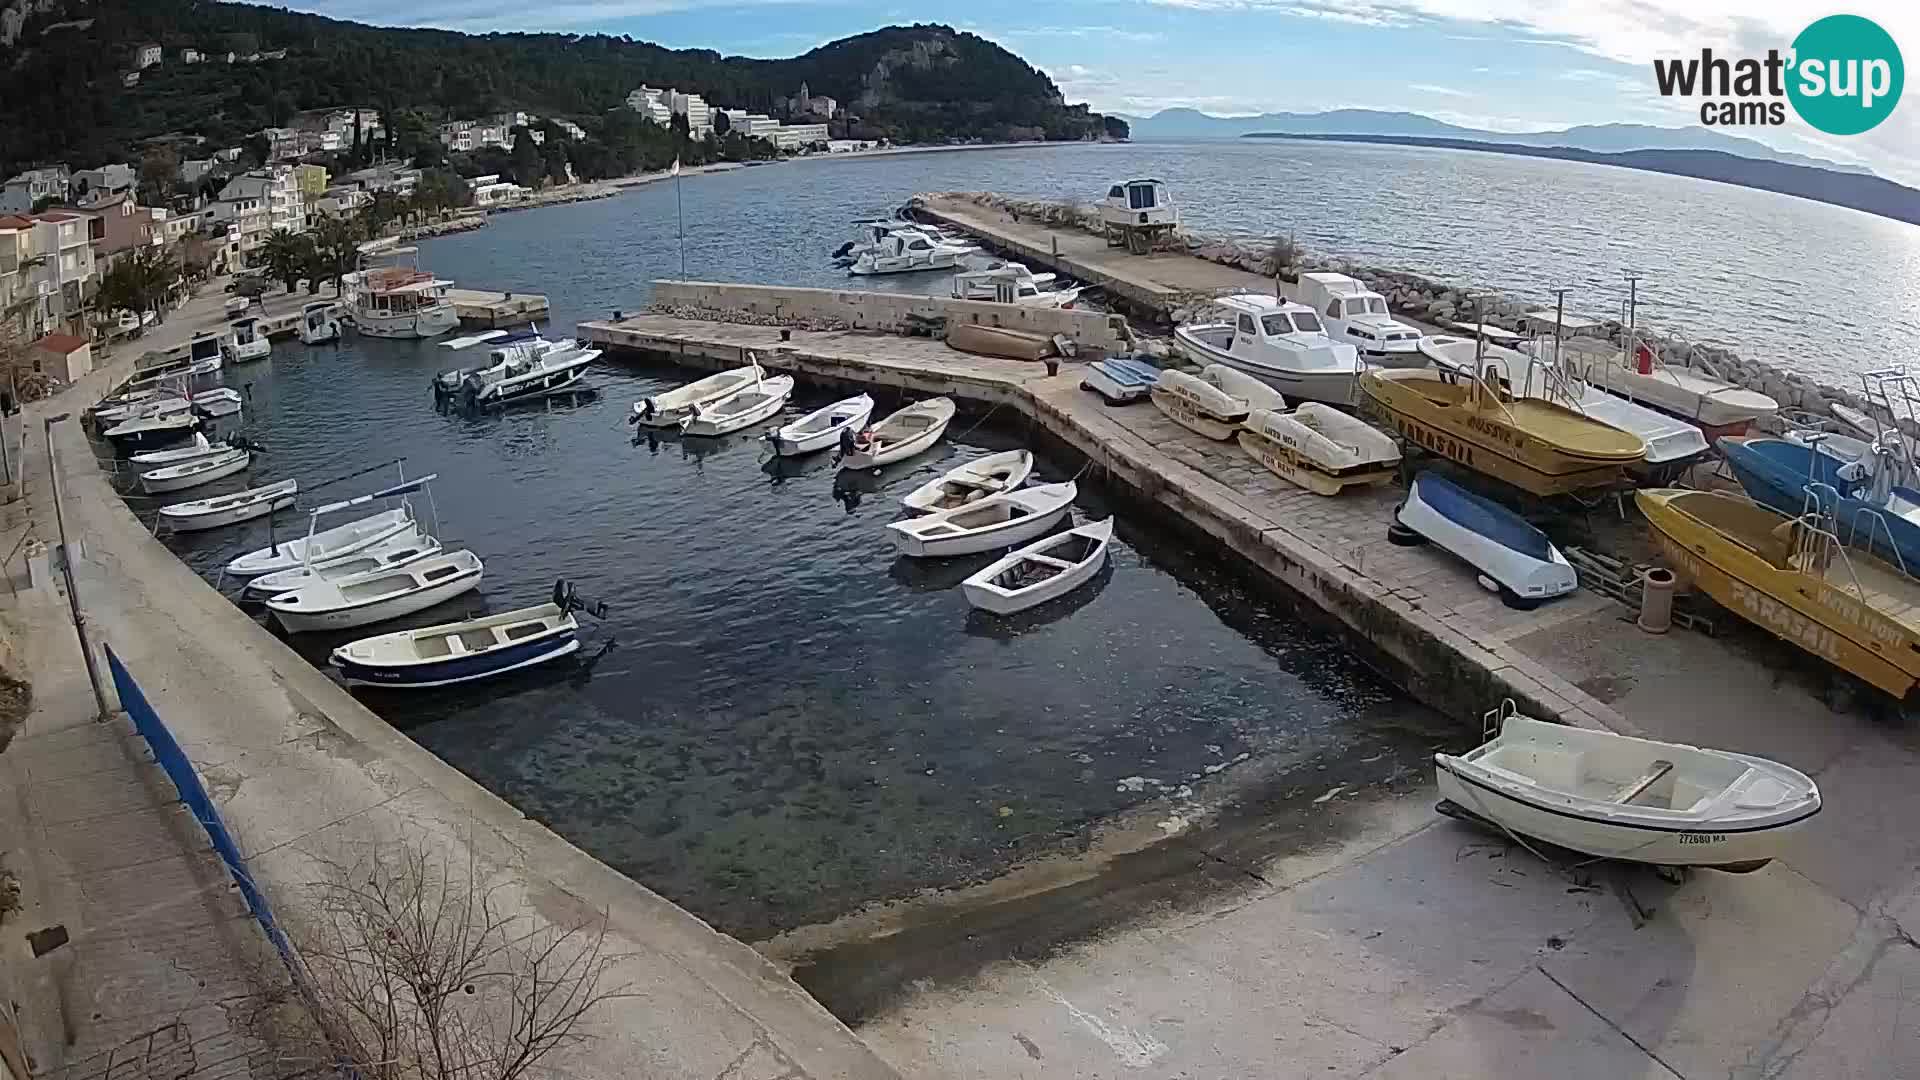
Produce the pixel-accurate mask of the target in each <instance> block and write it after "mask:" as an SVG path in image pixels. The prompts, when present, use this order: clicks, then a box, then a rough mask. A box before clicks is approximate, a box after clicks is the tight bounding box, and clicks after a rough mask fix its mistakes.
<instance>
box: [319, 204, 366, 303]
mask: <svg viewBox="0 0 1920 1080" xmlns="http://www.w3.org/2000/svg"><path fill="white" fill-rule="evenodd" d="M360 240H361V235H360V223H359V222H358V221H357V220H355V219H353V218H344V217H323V218H321V219H320V220H319V222H318V223H317V224H315V225H314V227H313V266H312V267H311V268H310V269H309V271H308V274H307V276H308V278H309V280H308V282H307V287H308V289H309V290H317V289H318V287H319V285H318V283H319V282H320V281H322V280H325V279H332V281H333V288H334V291H336V292H338V291H339V289H340V279H341V278H342V277H344V276H345V275H346V274H347V273H348V272H349V271H351V270H352V269H353V267H354V262H355V260H356V259H357V258H358V256H359V243H360Z"/></svg>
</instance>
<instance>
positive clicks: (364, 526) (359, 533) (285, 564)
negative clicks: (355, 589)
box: [227, 506, 416, 577]
mask: <svg viewBox="0 0 1920 1080" xmlns="http://www.w3.org/2000/svg"><path fill="white" fill-rule="evenodd" d="M316 516H317V515H316ZM415 528H416V525H415V523H414V520H413V511H412V510H411V509H410V508H408V507H405V506H400V507H395V508H394V509H392V510H382V511H380V512H379V513H377V514H372V515H370V516H368V517H363V518H360V519H359V520H357V521H349V522H347V523H345V524H343V525H335V526H334V527H333V528H331V529H324V530H321V531H319V532H308V533H307V534H306V535H303V536H297V537H294V538H292V539H289V540H282V541H280V542H279V543H278V544H275V545H272V546H270V547H263V548H260V549H258V550H257V551H249V552H247V553H246V554H244V555H237V556H235V557H234V559H233V561H231V562H229V563H227V573H229V574H232V575H234V576H236V577H254V576H256V575H259V574H272V573H276V572H278V571H281V570H291V569H294V568H296V567H298V566H300V565H301V564H302V563H306V562H308V561H312V562H314V563H324V562H328V561H331V560H333V559H337V558H339V557H341V556H344V555H351V554H353V553H354V552H356V551H360V550H363V549H365V548H369V547H372V546H373V545H375V544H378V543H380V542H381V541H383V540H386V539H387V538H389V537H392V536H395V535H397V534H400V533H403V532H409V531H412V530H414V529H415Z"/></svg>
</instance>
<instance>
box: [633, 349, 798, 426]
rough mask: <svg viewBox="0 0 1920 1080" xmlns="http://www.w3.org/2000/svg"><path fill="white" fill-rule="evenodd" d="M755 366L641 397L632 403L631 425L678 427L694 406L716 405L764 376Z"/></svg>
mask: <svg viewBox="0 0 1920 1080" xmlns="http://www.w3.org/2000/svg"><path fill="white" fill-rule="evenodd" d="M766 374H767V373H766V372H765V371H764V370H762V369H761V367H760V365H759V364H758V363H750V364H748V365H747V366H746V367H739V368H734V369H733V370H731V371H722V372H720V373H718V374H715V375H709V376H707V377H706V378H704V379H700V380H698V381H696V382H690V383H688V384H687V385H685V386H682V387H678V388H676V389H673V390H669V391H667V392H666V393H664V394H655V395H654V396H652V397H646V398H641V399H640V400H639V401H636V402H634V403H633V416H632V417H631V418H629V419H628V421H627V422H628V423H630V424H639V425H640V426H642V427H678V426H679V425H680V421H682V420H685V419H686V418H687V416H688V415H689V414H691V413H692V412H693V410H694V408H695V407H696V406H700V405H717V404H719V403H720V402H722V401H725V400H726V399H728V398H730V397H732V396H733V395H735V394H737V393H740V392H741V391H742V390H745V389H746V388H747V387H749V386H752V385H753V384H754V383H757V382H759V381H760V380H761V379H763V378H765V377H766Z"/></svg>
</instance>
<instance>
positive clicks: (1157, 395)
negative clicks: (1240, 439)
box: [1153, 371, 1249, 441]
mask: <svg viewBox="0 0 1920 1080" xmlns="http://www.w3.org/2000/svg"><path fill="white" fill-rule="evenodd" d="M1153 403H1154V404H1155V405H1156V406H1158V407H1159V409H1160V411H1161V412H1163V413H1166V414H1167V416H1168V417H1169V418H1170V419H1172V420H1173V421H1174V422H1176V423H1178V424H1180V425H1181V426H1182V427H1186V428H1188V429H1190V430H1192V431H1194V432H1196V433H1198V434H1201V435H1204V436H1206V437H1207V438H1209V439H1220V440H1222V441H1224V440H1227V439H1231V438H1233V433H1234V432H1236V431H1238V430H1240V425H1241V424H1242V423H1243V422H1245V420H1246V419H1247V413H1248V411H1249V410H1248V408H1247V403H1246V401H1245V400H1244V399H1242V398H1237V397H1234V396H1233V395H1232V394H1229V393H1227V392H1226V391H1225V390H1222V389H1220V388H1219V387H1217V386H1215V385H1213V384H1212V383H1210V382H1207V381H1205V380H1204V379H1198V378H1195V377H1194V376H1192V375H1189V374H1187V373H1186V372H1184V371H1163V372H1161V373H1160V378H1159V380H1158V381H1156V382H1155V383H1154V384H1153Z"/></svg>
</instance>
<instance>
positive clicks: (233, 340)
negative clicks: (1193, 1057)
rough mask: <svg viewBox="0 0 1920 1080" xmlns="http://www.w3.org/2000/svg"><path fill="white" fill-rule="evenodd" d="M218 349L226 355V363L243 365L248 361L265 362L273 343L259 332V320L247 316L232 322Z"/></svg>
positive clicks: (271, 350)
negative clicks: (224, 339)
mask: <svg viewBox="0 0 1920 1080" xmlns="http://www.w3.org/2000/svg"><path fill="white" fill-rule="evenodd" d="M220 348H221V351H222V352H223V353H225V354H226V359H227V363H229V364H243V363H246V362H247V361H250V360H265V359H266V358H267V357H268V356H269V355H270V354H271V353H272V352H273V343H272V342H270V341H268V340H267V335H265V334H263V333H261V332H260V320H259V319H258V318H255V317H251V316H249V317H248V318H244V319H235V320H233V323H232V324H231V325H230V326H229V327H228V329H227V339H226V341H224V342H223V343H222V344H221V346H220Z"/></svg>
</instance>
